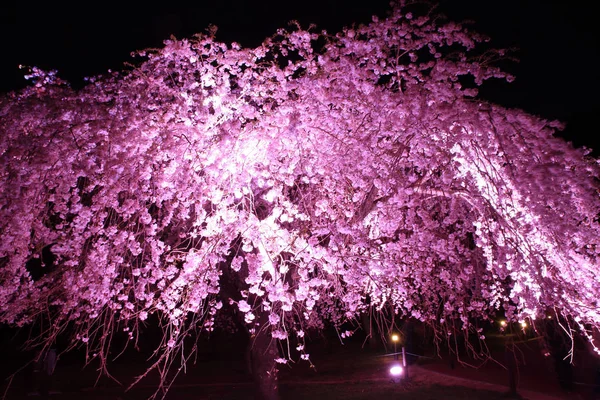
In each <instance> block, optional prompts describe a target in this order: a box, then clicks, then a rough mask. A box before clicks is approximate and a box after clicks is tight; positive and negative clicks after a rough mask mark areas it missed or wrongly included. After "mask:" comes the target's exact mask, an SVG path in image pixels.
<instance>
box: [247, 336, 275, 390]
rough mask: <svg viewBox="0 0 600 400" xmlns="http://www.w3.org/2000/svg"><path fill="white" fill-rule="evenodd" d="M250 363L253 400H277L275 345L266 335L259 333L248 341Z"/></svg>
mask: <svg viewBox="0 0 600 400" xmlns="http://www.w3.org/2000/svg"><path fill="white" fill-rule="evenodd" d="M250 346H251V348H250V360H251V361H250V363H251V366H252V378H253V379H254V389H255V400H279V382H278V380H277V372H278V370H277V363H276V362H275V359H276V358H277V357H278V355H279V352H278V350H277V343H276V341H275V340H274V339H273V338H272V337H271V335H269V334H268V332H260V333H258V334H257V335H256V336H254V337H253V338H252V339H251V340H250Z"/></svg>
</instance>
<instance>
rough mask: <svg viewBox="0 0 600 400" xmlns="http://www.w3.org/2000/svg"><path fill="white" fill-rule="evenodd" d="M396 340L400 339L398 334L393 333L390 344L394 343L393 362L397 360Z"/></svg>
mask: <svg viewBox="0 0 600 400" xmlns="http://www.w3.org/2000/svg"><path fill="white" fill-rule="evenodd" d="M398 340H400V337H399V336H398V334H396V333H394V334H393V335H392V342H394V360H397V359H398Z"/></svg>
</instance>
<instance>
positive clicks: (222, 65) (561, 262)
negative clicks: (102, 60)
mask: <svg viewBox="0 0 600 400" xmlns="http://www.w3.org/2000/svg"><path fill="white" fill-rule="evenodd" d="M409 11H410V10H409V9H408V8H403V7H401V6H397V7H395V8H394V10H393V11H392V12H391V13H390V16H389V17H388V18H387V19H385V20H378V19H376V18H374V19H373V22H372V23H371V24H369V25H366V26H360V27H354V28H352V29H350V28H348V29H345V30H344V31H342V32H340V33H337V34H330V33H327V32H317V31H316V30H315V29H314V28H312V27H311V28H309V29H308V30H306V29H303V28H301V27H300V26H298V25H297V24H292V25H291V26H290V28H289V29H286V30H284V29H282V30H280V31H279V32H278V33H277V34H276V35H274V36H273V37H271V38H269V39H267V40H265V42H264V43H263V44H262V45H261V46H260V47H258V48H254V49H245V48H240V46H238V45H236V44H235V43H232V44H230V45H226V44H223V43H219V42H217V41H215V39H214V36H213V35H211V34H207V35H197V36H196V37H194V38H192V39H188V40H175V39H173V40H170V41H167V42H166V43H165V46H164V48H162V49H158V50H148V51H144V52H140V54H139V55H140V56H142V57H144V58H145V59H144V61H143V62H141V63H140V64H139V65H137V66H135V67H133V68H131V69H130V70H129V71H127V72H123V73H118V74H113V75H111V76H104V77H97V78H92V79H90V82H89V85H88V86H86V87H85V88H83V89H82V90H79V91H74V90H71V89H70V88H69V87H68V85H66V84H64V83H63V82H61V81H60V79H58V78H57V77H56V76H55V75H54V74H53V73H47V72H43V71H40V70H37V69H34V70H33V71H32V73H31V76H30V79H31V80H32V81H33V82H34V84H33V85H32V86H31V87H29V88H27V89H25V90H24V91H22V92H19V93H12V94H9V95H7V96H4V97H3V98H2V99H1V100H0V160H1V162H0V185H1V186H0V282H1V286H0V304H3V305H4V306H3V308H2V309H1V310H0V322H2V323H8V324H14V325H19V326H21V325H24V324H29V323H32V322H34V321H35V320H36V319H37V318H40V317H41V315H44V318H49V319H50V321H51V323H52V324H53V326H54V327H56V331H58V330H59V327H62V326H64V325H65V324H67V323H69V322H75V323H76V324H75V326H76V327H77V328H76V330H77V333H76V340H79V341H83V342H88V341H89V342H90V343H93V342H98V341H101V340H102V339H103V335H102V332H103V330H114V329H125V330H126V331H127V332H129V334H130V336H131V337H132V338H133V337H134V336H135V332H136V327H137V326H138V324H139V323H140V321H144V320H145V319H147V318H148V317H149V315H152V314H156V315H159V316H160V318H162V319H163V320H164V321H165V322H166V323H165V324H164V326H165V339H164V342H163V345H164V347H163V349H164V351H166V352H168V351H171V350H172V349H174V348H177V346H178V345H179V344H181V341H182V340H183V337H184V335H185V334H186V333H188V332H189V331H190V330H191V329H197V328H201V329H205V330H209V331H210V330H211V329H213V324H214V320H215V316H216V315H217V314H218V313H219V310H220V309H221V307H222V306H223V301H231V303H232V304H236V305H237V308H238V309H239V311H240V312H242V313H243V314H244V317H245V321H246V323H247V324H248V325H249V326H250V327H251V328H254V329H256V328H262V326H259V325H258V324H260V323H261V322H259V321H260V319H258V318H257V316H258V315H259V314H260V313H266V314H267V315H268V319H267V320H266V321H267V323H266V325H267V328H268V329H269V330H270V332H271V334H272V336H273V337H275V338H277V339H281V340H286V339H287V338H290V337H294V338H297V337H302V335H303V332H304V329H306V327H310V326H318V324H319V323H320V321H321V320H324V319H331V320H333V321H336V322H342V321H344V320H345V319H350V318H353V317H355V316H356V315H358V313H360V312H362V311H364V310H365V309H367V308H370V309H374V310H381V309H383V308H384V307H390V308H391V309H393V310H394V311H396V312H397V313H399V314H401V315H404V316H412V317H414V318H417V319H419V320H422V321H425V322H431V323H438V324H439V323H441V324H443V323H444V321H449V320H460V321H462V323H463V324H464V327H465V328H469V326H470V324H471V321H472V320H473V319H474V318H487V317H489V316H493V315H494V314H495V313H496V312H497V311H498V310H500V309H502V310H503V312H505V313H506V315H507V317H508V318H510V319H513V320H520V319H525V318H532V319H534V318H536V317H537V316H538V315H540V314H541V313H543V312H545V311H547V310H548V308H552V309H555V310H557V312H560V313H562V314H563V315H566V316H569V317H570V318H572V320H574V321H576V322H577V323H578V324H580V327H581V328H582V329H583V328H585V329H590V328H598V327H600V309H599V307H598V304H597V300H598V299H599V298H600V268H599V262H598V252H599V251H600V249H599V248H598V243H599V240H600V230H599V227H598V213H599V211H600V199H599V196H598V185H597V182H598V181H597V179H598V176H599V170H598V163H597V161H596V160H594V159H591V158H589V157H587V156H586V155H585V154H584V152H583V151H582V150H578V149H574V148H572V147H571V146H570V145H569V144H567V143H566V142H564V141H563V140H562V139H559V138H557V137H555V136H554V134H555V131H556V129H559V128H560V126H559V124H557V123H551V122H548V121H545V120H541V119H539V118H537V117H535V116H532V115H528V114H527V113H525V112H523V111H520V110H511V109H506V108H502V107H500V106H496V105H493V104H488V103H486V102H484V101H481V100H478V99H477V97H476V90H474V89H473V88H474V87H476V86H477V85H479V84H481V83H482V82H483V81H484V80H486V79H490V78H506V79H510V78H511V77H509V76H506V75H505V74H503V73H502V72H501V71H500V70H499V69H497V68H495V67H494V66H493V61H494V60H496V59H498V58H500V57H503V56H504V53H503V52H502V51H490V50H487V51H483V52H482V51H480V50H478V49H479V47H478V46H477V45H478V44H480V43H481V42H483V41H484V38H483V37H480V36H478V35H476V34H473V33H470V32H468V31H467V30H466V29H465V28H464V27H463V26H461V25H459V24H455V23H451V22H445V21H444V20H443V19H437V18H434V17H433V16H432V15H430V14H427V13H424V14H423V16H418V15H415V16H413V15H412V14H411V13H410V12H409ZM419 15H420V14H419ZM468 82H472V84H468ZM42 250H45V251H51V253H52V255H53V257H54V258H55V259H54V260H53V262H52V264H53V265H52V268H50V266H46V268H47V272H46V273H44V274H42V275H41V276H38V277H35V279H34V277H33V276H32V274H31V271H30V270H29V269H28V268H27V265H28V262H31V261H30V260H32V259H35V258H39V257H40V255H41V254H42ZM224 273H227V274H237V276H239V277H240V278H241V280H242V281H243V282H244V285H245V287H244V288H243V290H241V292H240V293H237V295H236V296H233V295H231V296H229V298H230V299H231V300H229V298H228V299H223V296H219V293H220V291H221V289H222V287H221V286H222V282H221V279H222V276H223V274H224ZM98 327H100V328H98ZM584 332H586V331H585V330H584ZM300 348H301V347H300ZM288 356H289V355H285V356H284V359H282V360H281V361H282V362H284V361H285V357H288Z"/></svg>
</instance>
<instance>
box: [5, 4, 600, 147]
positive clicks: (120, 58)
mask: <svg viewBox="0 0 600 400" xmlns="http://www.w3.org/2000/svg"><path fill="white" fill-rule="evenodd" d="M190 3H191V5H190V4H177V2H175V1H164V2H160V3H158V4H153V3H152V2H145V3H141V4H140V5H138V6H134V5H132V3H128V2H126V1H122V2H113V3H111V2H79V4H77V3H76V4H69V5H68V4H64V5H62V4H58V3H57V2H56V3H52V2H45V3H43V4H41V5H36V4H34V3H31V2H25V1H20V2H18V3H17V2H13V3H11V2H8V1H4V2H2V4H0V93H2V92H7V91H10V90H15V89H19V88H21V87H23V86H24V85H25V84H26V81H25V80H24V79H23V72H22V71H20V70H19V69H18V65H19V64H24V65H29V66H38V67H40V68H43V69H57V70H58V71H59V76H61V77H62V78H63V79H66V80H68V81H69V82H71V83H72V84H73V86H74V87H79V86H81V85H82V78H83V77H85V76H93V75H97V74H102V73H105V72H107V70H108V69H113V70H119V69H121V68H122V66H123V62H126V61H133V59H132V58H131V57H130V53H131V52H132V51H135V50H139V49H143V48H148V47H159V46H161V44H162V41H163V40H164V39H166V38H168V37H169V36H170V35H171V34H174V35H175V36H176V37H177V38H180V39H181V38H185V37H190V36H191V35H193V34H194V33H197V32H204V31H205V29H206V28H207V26H208V24H210V23H212V24H215V25H217V26H218V27H219V31H218V34H217V39H219V40H221V41H225V42H230V41H237V42H239V43H241V44H242V45H243V46H255V45H258V44H259V43H260V42H261V41H262V40H263V39H264V38H265V37H266V36H268V35H271V34H272V33H274V31H275V30H276V29H277V28H279V27H284V26H286V24H287V22H288V21H289V20H292V19H296V20H298V21H300V23H302V24H303V25H304V26H308V24H309V23H315V24H317V26H318V27H320V28H323V29H327V30H328V31H330V32H335V31H337V30H339V29H340V28H341V27H343V26H347V25H351V24H352V23H353V22H356V23H365V22H369V21H370V19H371V15H373V14H376V15H379V16H380V17H384V16H385V13H386V11H387V10H388V9H389V2H388V0H364V1H358V0H346V1H344V0H321V1H315V0H309V1H302V2H300V1H286V0H280V1H272V0H270V1H241V0H237V1H230V0H223V1H220V0H212V1H210V2H209V1H195V2H190ZM590 4H591V3H590V2H587V1H580V0H569V1H567V0H563V1H551V0H502V1H499V0H441V2H440V4H439V9H440V10H441V11H442V12H443V13H444V14H446V15H447V16H449V17H450V18H451V19H453V20H455V21H457V22H460V21H464V20H472V21H474V24H473V29H474V30H476V31H478V32H481V33H484V34H486V35H488V36H490V37H491V38H492V41H491V44H492V46H494V47H513V46H515V47H517V48H519V50H518V51H517V53H516V56H517V57H518V58H519V59H520V63H518V64H512V65H510V66H509V70H510V72H512V73H514V74H515V75H516V77H517V79H516V80H515V82H513V83H511V84H503V83H500V82H492V83H491V84H486V85H485V86H484V88H483V89H482V91H481V96H482V97H483V98H485V99H487V100H491V101H493V102H496V103H499V104H501V105H504V106H507V107H516V108H522V109H524V110H526V111H528V112H530V113H533V114H536V115H539V116H542V117H544V118H548V119H558V120H560V121H562V122H565V123H566V124H567V128H566V130H565V131H564V132H563V134H562V135H563V136H564V137H565V138H566V139H567V140H569V141H572V142H573V144H574V145H575V146H577V147H581V146H586V147H588V148H592V149H594V155H596V156H598V155H600V139H599V138H598V136H599V135H598V133H599V132H598V128H597V125H596V124H595V123H594V122H595V119H596V117H598V116H600V105H599V104H600V102H599V101H598V94H599V91H600V78H599V77H598V75H599V72H600V71H599V68H598V61H599V56H598V53H599V46H598V37H599V36H600V34H599V33H600V32H599V31H600V29H599V27H598V26H599V23H598V22H599V21H598V17H597V16H596V14H595V13H594V12H593V11H592V9H591V6H590ZM593 118H594V120H593Z"/></svg>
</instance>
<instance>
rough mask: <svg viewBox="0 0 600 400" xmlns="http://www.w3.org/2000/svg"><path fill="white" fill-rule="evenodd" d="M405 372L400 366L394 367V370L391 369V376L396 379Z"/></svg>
mask: <svg viewBox="0 0 600 400" xmlns="http://www.w3.org/2000/svg"><path fill="white" fill-rule="evenodd" d="M403 372H404V368H402V366H401V365H398V364H395V365H392V368H390V375H392V376H394V377H398V376H400V375H402V373H403Z"/></svg>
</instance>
